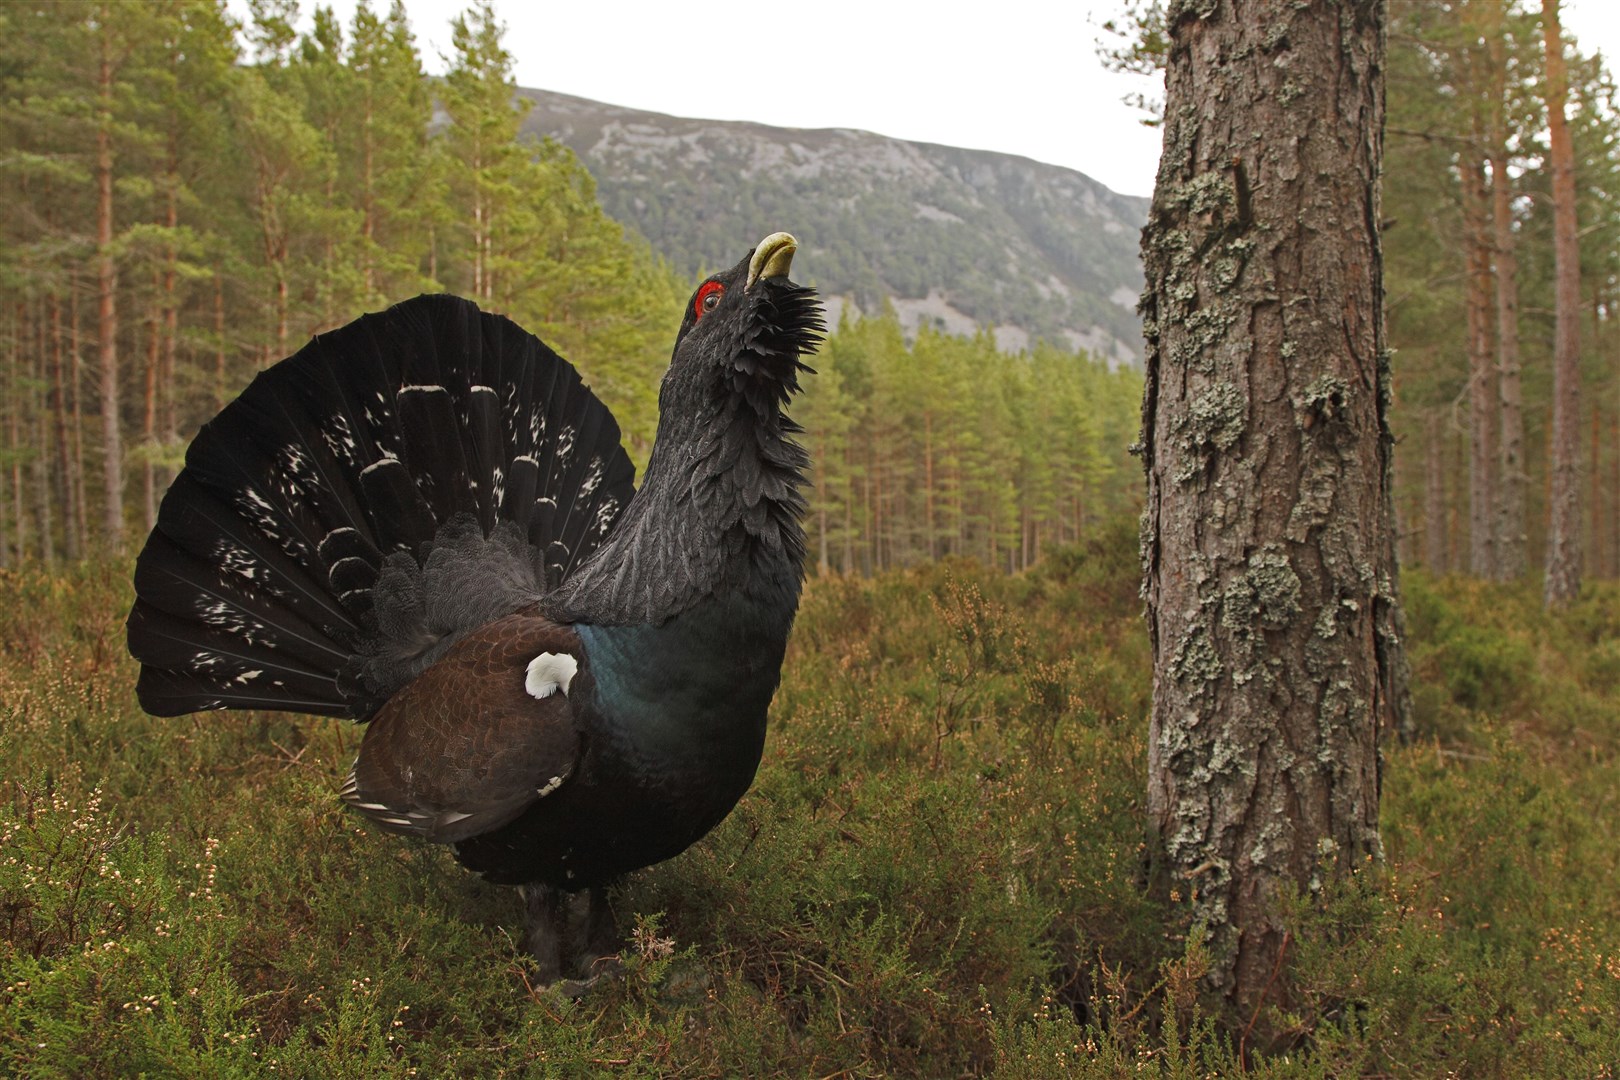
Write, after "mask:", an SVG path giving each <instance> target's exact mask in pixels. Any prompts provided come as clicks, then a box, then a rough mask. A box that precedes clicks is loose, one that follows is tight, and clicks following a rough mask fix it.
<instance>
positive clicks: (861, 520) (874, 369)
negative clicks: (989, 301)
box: [793, 311, 1142, 574]
mask: <svg viewBox="0 0 1620 1080" xmlns="http://www.w3.org/2000/svg"><path fill="white" fill-rule="evenodd" d="M811 362H812V363H813V364H814V365H815V368H816V371H817V372H818V374H817V375H816V376H815V377H814V378H811V379H807V380H805V391H804V395H803V397H802V398H800V399H799V400H798V401H797V402H795V404H794V405H793V415H794V417H795V419H796V420H797V421H798V422H799V423H800V424H801V425H802V426H803V427H804V429H805V433H804V436H803V439H802V441H803V442H804V444H805V447H806V449H808V450H809V451H810V458H811V469H812V475H811V481H812V485H813V489H812V491H811V492H810V514H809V517H808V519H807V521H806V531H807V532H808V533H809V537H810V552H811V557H812V559H813V560H814V561H815V562H816V563H817V564H818V565H820V566H822V567H824V568H832V569H837V570H845V571H860V572H862V573H868V574H869V573H873V572H875V571H881V570H885V569H889V568H891V567H897V566H909V565H911V564H913V563H916V562H919V561H921V560H925V559H937V558H940V557H942V556H945V555H969V556H972V557H974V558H977V559H980V560H982V561H984V562H985V563H986V564H987V565H990V566H997V567H1006V568H1008V569H1010V570H1019V569H1023V568H1025V567H1028V566H1030V565H1032V564H1033V563H1034V562H1035V561H1036V560H1038V559H1039V558H1040V557H1041V553H1042V552H1043V550H1045V548H1046V547H1048V546H1050V545H1054V544H1061V543H1073V542H1075V541H1076V540H1078V539H1079V538H1081V537H1083V536H1086V535H1088V534H1089V533H1090V532H1091V531H1092V528H1093V527H1094V526H1095V524H1096V523H1097V522H1100V521H1105V520H1109V519H1111V518H1116V517H1120V516H1123V515H1124V514H1126V513H1129V512H1135V511H1136V510H1137V508H1138V507H1139V506H1140V505H1141V496H1140V493H1139V491H1138V472H1137V468H1136V467H1135V466H1134V465H1133V464H1131V463H1130V461H1129V460H1128V459H1127V458H1126V456H1125V447H1126V446H1128V445H1129V444H1130V442H1131V440H1132V439H1134V438H1135V437H1136V430H1137V427H1138V425H1139V422H1140V421H1139V412H1138V410H1139V407H1140V402H1141V400H1142V376H1141V373H1140V372H1137V371H1134V370H1131V369H1118V370H1110V369H1109V367H1108V365H1107V364H1105V363H1103V362H1102V361H1100V360H1097V359H1094V358H1092V357H1089V356H1087V355H1086V354H1084V353H1078V354H1077V353H1068V352H1063V351H1060V350H1058V349H1056V348H1053V347H1050V346H1046V345H1037V346H1036V347H1035V348H1034V349H1032V350H1030V351H1029V352H1027V353H1023V354H1019V355H1017V356H1009V355H1007V354H1005V353H1001V352H999V351H997V349H996V346H995V341H994V339H993V338H992V337H991V336H990V335H989V334H987V333H981V334H978V335H977V336H975V337H972V338H963V337H952V336H950V335H946V334H940V333H936V332H933V331H930V330H926V329H924V330H922V331H921V332H919V334H918V335H917V338H916V340H915V341H913V342H910V343H907V342H906V341H905V339H904V337H903V336H902V334H901V330H900V324H899V322H898V320H896V319H895V317H894V314H893V312H892V311H890V312H887V313H886V314H885V315H884V317H883V318H880V319H862V320H859V321H856V322H854V323H849V322H846V323H845V324H844V325H842V326H840V327H839V328H838V330H837V332H836V333H834V334H833V335H832V336H831V337H830V338H829V339H828V340H827V342H826V344H825V345H823V347H822V348H821V350H820V352H819V353H818V354H817V355H816V356H815V357H814V358H813V359H812V361H811ZM987 373H993V376H992V377H987Z"/></svg>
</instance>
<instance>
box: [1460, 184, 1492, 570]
mask: <svg viewBox="0 0 1620 1080" xmlns="http://www.w3.org/2000/svg"><path fill="white" fill-rule="evenodd" d="M1459 171H1460V172H1461V173H1462V203H1463V221H1464V223H1465V224H1464V228H1465V231H1466V233H1467V236H1466V245H1467V254H1466V256H1465V260H1464V262H1465V265H1466V267H1467V304H1466V307H1465V312H1466V323H1467V333H1468V572H1469V573H1471V574H1473V575H1474V576H1475V577H1482V578H1494V577H1495V576H1496V545H1495V533H1496V510H1495V506H1494V502H1495V493H1496V433H1497V418H1496V397H1497V393H1496V390H1497V386H1496V377H1495V376H1496V371H1495V364H1494V362H1493V359H1494V358H1493V355H1492V353H1493V349H1492V342H1491V329H1490V327H1491V291H1492V290H1491V252H1490V247H1489V244H1490V237H1489V228H1488V226H1487V224H1486V222H1487V220H1488V214H1489V208H1488V200H1487V197H1486V193H1485V173H1484V169H1483V166H1482V165H1481V163H1480V162H1478V161H1473V160H1468V159H1466V158H1465V159H1464V160H1463V161H1461V162H1460V163H1459Z"/></svg>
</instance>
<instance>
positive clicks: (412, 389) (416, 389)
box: [399, 385, 449, 394]
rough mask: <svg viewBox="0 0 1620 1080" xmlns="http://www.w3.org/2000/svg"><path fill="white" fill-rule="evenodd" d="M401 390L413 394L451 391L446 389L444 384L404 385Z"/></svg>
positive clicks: (403, 392)
mask: <svg viewBox="0 0 1620 1080" xmlns="http://www.w3.org/2000/svg"><path fill="white" fill-rule="evenodd" d="M399 392H400V393H402V394H413V393H414V394H432V393H437V394H447V393H449V391H448V390H446V389H445V388H444V387H442V386H423V385H417V386H402V387H400V388H399Z"/></svg>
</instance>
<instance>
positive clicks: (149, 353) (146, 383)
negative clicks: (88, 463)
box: [141, 273, 163, 532]
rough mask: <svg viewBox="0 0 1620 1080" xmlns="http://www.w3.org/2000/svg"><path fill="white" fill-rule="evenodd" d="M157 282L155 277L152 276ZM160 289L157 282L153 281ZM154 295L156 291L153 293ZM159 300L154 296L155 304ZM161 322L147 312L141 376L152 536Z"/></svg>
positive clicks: (144, 498) (146, 504) (145, 488)
mask: <svg viewBox="0 0 1620 1080" xmlns="http://www.w3.org/2000/svg"><path fill="white" fill-rule="evenodd" d="M153 277H154V278H156V277H157V275H156V273H154V274H153ZM153 284H154V285H157V284H158V282H157V281H156V280H154V281H153ZM152 291H153V293H154V294H156V293H158V290H157V289H155V288H154V289H153V290H152ZM156 300H157V297H156V296H155V295H154V297H153V302H154V303H155V302H156ZM159 324H160V320H159V318H158V311H157V309H156V308H148V309H147V312H146V370H145V371H144V372H142V375H143V377H144V378H143V383H142V393H141V448H142V450H143V451H145V454H144V456H143V458H142V460H141V506H142V508H143V510H144V511H145V513H144V516H143V520H144V521H145V523H146V531H147V532H151V531H152V529H153V527H154V526H156V525H157V462H156V460H154V458H153V452H154V451H155V450H156V449H157V413H158V406H157V397H158V389H157V388H158V358H159V357H161V356H162V355H163V351H162V347H161V346H162V343H161V342H160V341H159V340H158V326H159Z"/></svg>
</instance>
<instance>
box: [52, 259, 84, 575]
mask: <svg viewBox="0 0 1620 1080" xmlns="http://www.w3.org/2000/svg"><path fill="white" fill-rule="evenodd" d="M46 304H47V319H48V320H49V322H50V336H51V345H50V349H51V352H50V356H51V362H50V406H51V450H52V452H53V454H54V456H55V461H56V501H57V502H58V503H60V504H61V507H62V549H63V554H65V555H66V556H67V558H68V559H69V560H70V561H72V560H77V559H78V558H79V557H80V556H81V555H82V554H83V552H82V551H81V550H80V547H79V525H78V522H77V521H76V520H75V519H74V518H75V511H76V509H77V508H76V507H75V506H74V499H73V446H72V443H71V442H70V441H69V439H68V394H67V378H66V376H65V374H64V372H63V363H62V300H61V297H59V296H57V295H56V293H55V292H54V291H53V292H52V293H51V294H50V296H49V297H47V299H46Z"/></svg>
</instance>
